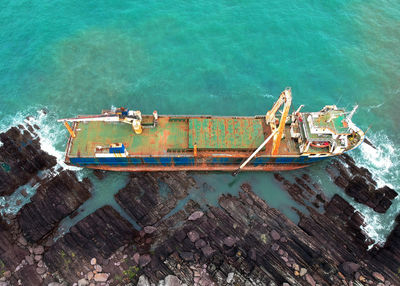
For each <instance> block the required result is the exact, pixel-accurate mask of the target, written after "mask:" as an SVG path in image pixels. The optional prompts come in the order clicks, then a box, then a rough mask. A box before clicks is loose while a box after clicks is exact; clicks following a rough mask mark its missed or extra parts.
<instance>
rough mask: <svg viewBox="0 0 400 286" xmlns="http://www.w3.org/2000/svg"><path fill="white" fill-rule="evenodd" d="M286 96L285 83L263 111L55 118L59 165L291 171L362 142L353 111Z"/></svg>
mask: <svg viewBox="0 0 400 286" xmlns="http://www.w3.org/2000/svg"><path fill="white" fill-rule="evenodd" d="M291 101H292V95H291V89H290V88H287V89H285V90H284V91H283V92H282V93H281V95H280V97H279V98H278V100H277V102H276V103H275V104H274V105H273V107H272V109H271V110H270V111H268V112H267V114H266V115H265V116H263V115H258V116H251V117H250V116H210V115H158V113H157V112H156V111H154V112H153V114H152V115H142V114H141V112H140V111H133V110H128V109H125V108H118V109H113V110H105V111H103V112H102V114H100V115H92V116H78V117H76V118H66V119H60V120H59V121H60V122H64V124H65V126H66V128H67V130H68V132H69V134H70V137H69V139H68V142H67V147H66V154H65V162H66V163H67V164H71V165H74V166H80V167H88V168H95V169H103V170H114V171H178V170H197V171H210V170H211V171H234V174H237V173H238V172H239V171H241V170H249V171H250V170H252V171H275V170H292V169H297V168H302V167H305V166H307V165H309V164H311V163H314V162H317V161H320V160H322V159H325V158H328V157H331V156H336V155H340V154H342V153H344V152H347V151H349V150H352V149H354V148H356V147H357V146H359V145H360V144H361V143H362V141H363V140H364V137H365V134H364V132H363V131H362V130H361V129H360V128H358V127H357V126H355V125H354V123H353V122H352V116H353V114H354V112H355V110H356V108H354V109H353V110H352V111H351V112H346V111H345V110H343V109H339V108H337V107H336V106H335V105H328V106H325V107H324V108H323V109H322V110H321V111H319V112H301V109H302V107H303V106H300V107H299V108H298V109H297V110H296V111H294V112H292V113H291V114H290V113H289V111H290V106H291ZM68 122H70V123H72V126H71V125H70V124H68Z"/></svg>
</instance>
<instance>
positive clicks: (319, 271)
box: [141, 185, 400, 285]
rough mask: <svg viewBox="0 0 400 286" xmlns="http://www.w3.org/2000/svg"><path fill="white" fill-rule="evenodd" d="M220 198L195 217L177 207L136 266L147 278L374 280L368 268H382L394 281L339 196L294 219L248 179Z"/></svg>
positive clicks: (202, 282)
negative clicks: (148, 256) (171, 224)
mask: <svg viewBox="0 0 400 286" xmlns="http://www.w3.org/2000/svg"><path fill="white" fill-rule="evenodd" d="M219 204H220V208H219V207H210V209H209V210H208V211H207V212H205V213H204V215H203V216H202V217H200V218H198V219H197V220H195V221H191V220H188V219H186V220H184V221H177V220H176V219H177V218H178V217H181V216H180V214H179V213H177V214H175V215H174V216H176V217H175V218H174V221H175V228H174V230H171V229H170V228H169V229H166V228H165V229H164V230H161V229H162V227H159V228H158V230H157V231H164V241H158V247H157V248H156V250H155V253H154V256H153V261H152V263H151V264H150V265H148V266H146V267H144V268H143V269H142V271H143V272H141V273H143V274H144V275H146V276H147V277H148V278H149V279H150V281H151V282H157V281H159V280H161V279H163V278H164V277H166V276H167V275H171V274H172V275H175V276H177V277H178V278H179V280H180V281H182V282H184V283H187V284H188V285H193V283H200V285H225V284H226V283H227V281H228V280H230V281H232V282H234V283H235V284H237V285H245V284H246V283H248V284H249V285H250V283H256V284H257V285H272V284H269V283H276V284H273V285H284V283H289V285H316V284H317V283H318V284H320V285H348V282H349V281H352V280H356V279H359V278H360V277H361V279H365V281H371V283H373V281H375V280H376V278H375V276H373V274H372V273H373V272H380V273H384V274H383V276H385V277H386V279H387V280H389V282H388V283H391V284H392V285H396V284H394V283H399V282H400V280H399V279H398V278H397V277H396V275H395V273H393V272H391V271H390V270H388V271H387V272H386V271H382V270H380V269H379V268H376V265H374V264H369V259H370V257H369V254H368V252H367V251H366V248H367V246H368V242H364V239H365V235H364V234H363V232H362V231H361V230H360V228H359V226H360V224H362V223H363V220H362V217H361V216H360V215H359V213H357V212H355V211H354V208H352V207H351V206H350V205H349V204H348V203H347V202H346V201H345V200H343V199H342V198H341V197H339V196H335V197H334V198H333V199H332V200H331V201H330V202H329V203H328V204H327V209H326V212H325V214H321V213H319V212H318V211H316V210H315V209H314V208H312V207H308V209H309V211H310V213H311V215H310V216H306V215H304V214H302V213H299V214H300V216H301V220H300V223H299V226H297V225H295V224H294V223H292V222H291V221H290V220H289V219H287V218H286V217H285V216H284V215H283V214H282V213H280V212H279V211H278V210H276V209H273V208H270V207H269V206H268V205H267V204H266V203H265V202H264V201H263V200H261V199H260V198H259V197H257V196H256V195H255V194H254V193H253V192H252V191H251V190H250V187H249V185H243V192H241V193H240V194H239V197H234V196H231V195H223V196H221V198H220V200H219ZM197 210H198V206H197V205H196V204H191V208H190V209H188V208H185V210H182V212H183V213H185V214H186V218H188V217H189V216H190V214H191V213H193V212H195V211H197ZM168 219H172V217H170V218H168ZM176 227H178V228H176ZM199 242H201V245H200V243H199ZM197 244H199V245H197ZM354 261H355V262H354ZM356 262H357V263H356ZM352 263H355V264H357V265H355V264H352ZM203 266H205V267H206V268H204V267H203ZM345 270H346V271H347V272H346V273H342V272H344V271H345ZM354 270H355V271H354ZM355 272H356V273H357V275H359V277H358V278H356V276H355ZM359 281H362V280H359ZM212 283H214V284H212ZM388 285H390V284H388Z"/></svg>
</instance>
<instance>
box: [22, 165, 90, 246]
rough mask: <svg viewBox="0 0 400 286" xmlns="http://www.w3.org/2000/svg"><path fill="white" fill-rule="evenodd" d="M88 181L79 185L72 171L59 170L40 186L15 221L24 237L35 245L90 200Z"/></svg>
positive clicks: (85, 180)
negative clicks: (59, 171)
mask: <svg viewBox="0 0 400 286" xmlns="http://www.w3.org/2000/svg"><path fill="white" fill-rule="evenodd" d="M90 186H91V184H90V182H89V180H88V179H84V180H83V182H79V181H78V180H77V178H76V176H75V174H74V173H73V172H71V171H62V172H61V173H59V174H58V175H56V176H55V177H51V178H49V179H47V180H45V181H44V182H42V183H41V185H40V187H39V188H38V189H37V191H36V194H35V195H34V196H33V197H32V198H31V202H30V203H28V204H26V205H25V206H24V207H23V208H22V209H21V211H20V212H19V214H18V216H17V219H18V223H19V225H20V227H21V229H22V232H23V234H24V236H25V238H26V239H27V240H28V241H31V242H37V241H39V240H40V239H42V238H43V237H45V236H46V235H48V234H49V233H50V232H51V231H52V230H53V229H54V228H55V227H56V226H57V225H58V223H59V222H60V221H61V220H62V219H63V218H64V217H66V216H68V215H70V214H72V213H73V212H74V211H75V210H76V209H77V208H78V207H79V206H80V205H81V204H82V203H83V202H84V201H86V200H87V199H88V198H89V197H90V192H89V188H90Z"/></svg>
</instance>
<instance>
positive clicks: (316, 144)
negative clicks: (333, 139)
mask: <svg viewBox="0 0 400 286" xmlns="http://www.w3.org/2000/svg"><path fill="white" fill-rule="evenodd" d="M310 146H311V147H314V148H326V147H329V142H311V144H310Z"/></svg>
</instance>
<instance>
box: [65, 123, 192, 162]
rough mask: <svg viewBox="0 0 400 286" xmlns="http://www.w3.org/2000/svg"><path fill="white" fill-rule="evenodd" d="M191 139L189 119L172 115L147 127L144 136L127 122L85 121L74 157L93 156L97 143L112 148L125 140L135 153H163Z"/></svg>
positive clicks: (185, 143) (72, 151)
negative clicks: (181, 119)
mask: <svg viewBox="0 0 400 286" xmlns="http://www.w3.org/2000/svg"><path fill="white" fill-rule="evenodd" d="M187 138H188V125H187V122H180V121H169V120H168V118H160V119H159V122H158V126H157V127H156V128H154V129H151V128H145V129H143V133H142V134H140V135H137V134H135V132H134V131H133V130H132V127H131V126H130V125H129V124H126V123H120V122H113V123H110V122H87V123H82V122H81V123H79V125H78V127H77V130H76V138H74V140H73V141H72V147H71V150H70V156H77V155H78V156H93V155H94V151H95V149H96V146H102V147H108V146H109V145H110V144H111V143H123V144H124V145H125V147H126V148H127V151H128V152H129V154H131V155H133V154H137V155H146V154H151V155H160V154H166V152H167V150H168V149H187V148H188V144H187V142H188V139H187Z"/></svg>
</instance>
